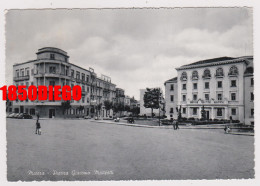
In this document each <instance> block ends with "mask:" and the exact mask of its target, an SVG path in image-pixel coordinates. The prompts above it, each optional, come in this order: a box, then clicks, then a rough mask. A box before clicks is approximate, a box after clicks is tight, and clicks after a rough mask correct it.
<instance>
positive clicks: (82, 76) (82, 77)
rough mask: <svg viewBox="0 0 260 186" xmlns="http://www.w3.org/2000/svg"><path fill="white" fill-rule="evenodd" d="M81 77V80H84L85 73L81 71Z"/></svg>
mask: <svg viewBox="0 0 260 186" xmlns="http://www.w3.org/2000/svg"><path fill="white" fill-rule="evenodd" d="M81 79H82V80H83V81H85V74H83V73H82V75H81Z"/></svg>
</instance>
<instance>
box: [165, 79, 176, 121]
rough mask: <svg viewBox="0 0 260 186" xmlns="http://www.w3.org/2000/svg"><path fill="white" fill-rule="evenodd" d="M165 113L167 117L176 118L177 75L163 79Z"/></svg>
mask: <svg viewBox="0 0 260 186" xmlns="http://www.w3.org/2000/svg"><path fill="white" fill-rule="evenodd" d="M164 86H165V115H166V116H167V119H171V118H173V119H177V117H178V112H177V109H176V108H177V106H178V86H177V77H175V78H172V79H169V80H167V81H165V83H164Z"/></svg>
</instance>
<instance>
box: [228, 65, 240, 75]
mask: <svg viewBox="0 0 260 186" xmlns="http://www.w3.org/2000/svg"><path fill="white" fill-rule="evenodd" d="M228 75H238V69H237V67H236V66H232V67H231V68H230V69H229V73H228Z"/></svg>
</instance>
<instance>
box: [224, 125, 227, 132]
mask: <svg viewBox="0 0 260 186" xmlns="http://www.w3.org/2000/svg"><path fill="white" fill-rule="evenodd" d="M224 131H225V133H227V126H226V125H225V127H224Z"/></svg>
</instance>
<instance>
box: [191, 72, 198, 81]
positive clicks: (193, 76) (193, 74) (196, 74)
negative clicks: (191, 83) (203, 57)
mask: <svg viewBox="0 0 260 186" xmlns="http://www.w3.org/2000/svg"><path fill="white" fill-rule="evenodd" d="M192 79H199V74H198V72H197V71H193V72H192Z"/></svg>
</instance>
